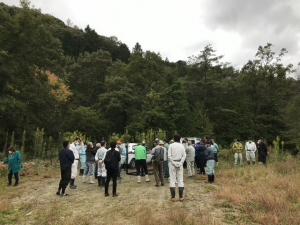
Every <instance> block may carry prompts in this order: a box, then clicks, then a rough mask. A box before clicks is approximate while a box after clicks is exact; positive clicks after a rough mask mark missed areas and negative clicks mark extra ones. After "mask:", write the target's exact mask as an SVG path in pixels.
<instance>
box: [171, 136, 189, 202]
mask: <svg viewBox="0 0 300 225" xmlns="http://www.w3.org/2000/svg"><path fill="white" fill-rule="evenodd" d="M174 141H175V142H174V143H173V144H170V146H169V150H168V159H169V173H170V192H171V200H172V201H175V195H176V184H178V189H179V200H180V201H183V200H184V197H183V191H184V182H183V163H184V161H185V158H186V153H185V148H184V146H183V144H181V143H180V136H179V135H175V136H174Z"/></svg>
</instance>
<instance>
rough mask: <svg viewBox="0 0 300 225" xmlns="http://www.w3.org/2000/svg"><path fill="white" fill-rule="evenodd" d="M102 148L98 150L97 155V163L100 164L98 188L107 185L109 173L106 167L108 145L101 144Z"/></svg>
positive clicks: (103, 142)
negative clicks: (105, 159) (105, 158)
mask: <svg viewBox="0 0 300 225" xmlns="http://www.w3.org/2000/svg"><path fill="white" fill-rule="evenodd" d="M100 145H101V147H100V148H99V149H98V150H97V153H96V155H95V160H96V163H97V164H98V171H97V179H98V186H99V187H102V186H104V185H105V180H106V177H107V171H106V169H105V165H104V157H105V154H106V152H107V149H106V143H105V141H102V142H101V143H100Z"/></svg>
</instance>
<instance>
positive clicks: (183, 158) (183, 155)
mask: <svg viewBox="0 0 300 225" xmlns="http://www.w3.org/2000/svg"><path fill="white" fill-rule="evenodd" d="M185 159H186V152H185V151H183V154H182V157H181V160H180V163H181V165H183V163H184V161H185Z"/></svg>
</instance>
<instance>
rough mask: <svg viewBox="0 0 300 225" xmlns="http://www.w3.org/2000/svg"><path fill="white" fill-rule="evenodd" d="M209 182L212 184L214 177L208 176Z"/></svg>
mask: <svg viewBox="0 0 300 225" xmlns="http://www.w3.org/2000/svg"><path fill="white" fill-rule="evenodd" d="M207 178H208V179H207V180H208V183H212V175H207Z"/></svg>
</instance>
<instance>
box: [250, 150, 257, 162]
mask: <svg viewBox="0 0 300 225" xmlns="http://www.w3.org/2000/svg"><path fill="white" fill-rule="evenodd" d="M250 158H251V161H252V164H253V165H254V164H255V161H256V158H255V152H253V151H251V152H250Z"/></svg>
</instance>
